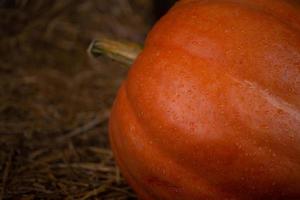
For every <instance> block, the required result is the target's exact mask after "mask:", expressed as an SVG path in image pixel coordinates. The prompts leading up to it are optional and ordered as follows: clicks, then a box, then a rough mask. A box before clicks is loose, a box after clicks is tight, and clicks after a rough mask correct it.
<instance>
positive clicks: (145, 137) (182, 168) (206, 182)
mask: <svg viewBox="0 0 300 200" xmlns="http://www.w3.org/2000/svg"><path fill="white" fill-rule="evenodd" d="M126 85H127V84H126V81H125V82H124V83H123V85H122V87H124V88H123V89H124V93H125V94H126V95H125V96H126V97H125V98H126V99H127V100H126V102H127V104H126V105H127V109H130V110H131V112H132V113H133V115H132V116H133V117H134V119H135V120H136V122H137V124H138V125H139V127H140V128H141V129H142V130H143V131H142V132H143V133H141V134H137V135H139V137H141V136H142V137H143V139H142V141H152V142H151V145H153V146H155V147H151V146H150V148H151V152H157V153H158V154H159V156H156V157H157V158H160V159H161V161H160V160H157V161H156V162H158V163H161V162H162V161H165V160H169V162H172V163H173V164H172V168H177V171H184V174H185V176H186V177H184V179H185V181H184V180H182V181H183V182H186V181H188V180H192V178H190V179H187V177H193V179H197V181H195V183H197V182H199V181H200V183H201V185H202V187H204V185H206V187H207V188H211V189H212V188H213V187H214V186H215V185H214V184H212V183H211V182H210V181H209V180H207V179H203V178H202V175H201V174H199V173H190V172H189V171H188V170H189V168H186V166H184V165H182V164H181V163H179V162H178V161H177V160H176V159H174V156H173V155H172V154H170V152H167V151H165V150H164V149H163V148H162V146H160V145H159V144H157V143H155V142H153V140H151V138H150V136H151V134H149V132H150V130H148V129H145V127H144V126H143V127H142V126H140V123H141V121H140V120H139V118H138V117H137V115H136V113H138V111H137V110H136V107H135V106H133V105H132V103H131V101H130V99H129V98H128V95H127V90H126V88H127V87H126ZM123 103H124V101H123ZM147 133H148V134H147ZM152 162H153V161H152ZM157 177H160V176H157ZM162 181H163V180H162ZM169 184H170V185H172V182H170V183H169ZM159 185H160V184H159ZM163 185H164V187H167V188H168V184H166V183H164V184H163ZM163 185H161V186H163ZM198 185H199V183H198ZM171 187H173V188H174V187H175V186H171ZM179 188H180V187H179ZM170 189H172V188H170ZM213 189H214V190H216V188H213ZM213 193H214V195H213V196H215V195H217V194H218V195H220V196H222V195H223V196H224V195H225V196H227V197H229V198H230V199H232V200H235V199H237V198H236V197H234V195H233V194H232V193H230V192H228V191H222V190H216V191H214V192H213ZM201 194H203V193H201ZM177 195H178V194H177ZM240 195H241V194H239V198H241V196H240ZM208 199H215V198H208ZM199 200H202V198H201V199H199ZM216 200H218V199H216Z"/></svg>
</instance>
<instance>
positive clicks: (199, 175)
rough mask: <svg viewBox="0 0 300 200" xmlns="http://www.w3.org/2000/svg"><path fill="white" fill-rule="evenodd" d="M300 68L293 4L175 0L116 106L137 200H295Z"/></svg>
mask: <svg viewBox="0 0 300 200" xmlns="http://www.w3.org/2000/svg"><path fill="white" fill-rule="evenodd" d="M299 72H300V7H299V4H298V3H297V2H296V1H287V0H240V1H235V0H210V1H207V0H203V1H202V0H181V1H178V2H177V3H176V4H175V5H174V6H173V8H171V10H170V11H169V12H168V13H167V14H166V15H165V16H164V17H162V19H161V20H159V22H158V23H157V24H156V25H155V26H154V28H153V29H152V30H151V31H150V33H149V35H148V37H147V39H146V42H145V46H144V49H143V51H142V53H141V54H140V55H139V56H138V58H137V59H136V61H135V62H134V64H133V65H132V67H131V69H130V70H129V72H128V77H127V79H126V80H124V82H123V83H122V86H121V88H120V89H119V92H118V95H117V98H116V100H115V102H114V105H113V109H112V113H111V117H110V122H109V134H110V142H111V146H112V149H113V152H114V155H115V158H116V161H117V164H118V165H119V167H120V170H121V172H122V174H123V175H124V177H125V178H126V180H127V181H128V182H129V184H130V185H131V186H132V187H133V189H134V190H135V191H136V193H137V195H138V196H139V198H140V199H143V200H158V199H162V200H176V199H178V200H187V199H190V200H223V199H234V200H235V199H236V200H250V199H255V200H259V199H264V200H266V199H286V200H292V199H294V200H296V199H297V200H299V199H300V73H299Z"/></svg>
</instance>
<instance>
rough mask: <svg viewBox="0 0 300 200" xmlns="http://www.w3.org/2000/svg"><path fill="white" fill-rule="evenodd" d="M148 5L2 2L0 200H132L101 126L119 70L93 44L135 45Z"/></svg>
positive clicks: (142, 1)
mask: <svg viewBox="0 0 300 200" xmlns="http://www.w3.org/2000/svg"><path fill="white" fill-rule="evenodd" d="M150 11H151V2H150V0H131V1H129V0H128V1H127V0H105V1H104V0H85V1H83V0H66V1H59V0H56V1H51V0H44V1H39V0H0V57H1V59H0V134H1V136H0V164H1V165H0V184H1V185H0V188H1V193H0V199H23V200H30V199H135V195H134V193H133V192H132V191H131V189H130V188H129V186H128V185H127V184H126V183H125V181H124V180H123V178H122V177H121V176H120V173H119V170H118V169H117V168H116V166H115V163H114V160H113V155H112V152H111V150H110V148H109V144H108V139H107V118H108V113H109V110H110V107H111V104H112V101H113V99H114V96H115V93H116V90H117V88H118V87H119V84H120V82H121V80H122V79H123V78H124V75H125V73H126V70H125V69H124V68H121V67H119V66H118V64H117V63H115V62H112V61H109V60H107V59H102V60H99V61H96V60H92V59H91V58H89V57H88V56H87V55H86V48H87V47H88V44H89V42H90V41H91V40H92V39H94V38H97V37H100V36H101V35H109V36H113V37H116V38H123V39H130V40H133V41H137V42H142V41H143V39H144V37H145V34H146V32H147V30H148V28H149V18H150Z"/></svg>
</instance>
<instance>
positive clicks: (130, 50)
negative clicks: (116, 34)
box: [88, 37, 142, 66]
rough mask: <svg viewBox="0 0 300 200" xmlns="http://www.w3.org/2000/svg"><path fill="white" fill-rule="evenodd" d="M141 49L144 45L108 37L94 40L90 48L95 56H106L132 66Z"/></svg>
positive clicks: (89, 50) (90, 51)
mask: <svg viewBox="0 0 300 200" xmlns="http://www.w3.org/2000/svg"><path fill="white" fill-rule="evenodd" d="M141 51H142V46H141V45H139V44H137V43H133V42H128V41H118V40H113V39H110V38H106V37H103V38H100V39H97V40H94V41H93V42H92V43H91V44H90V46H89V48H88V53H89V54H91V55H92V56H93V57H99V56H105V57H108V58H110V59H112V60H115V61H117V62H120V63H122V64H124V65H126V66H130V65H131V64H132V63H133V62H134V60H135V59H136V58H137V56H138V55H139V53H140V52H141Z"/></svg>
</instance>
